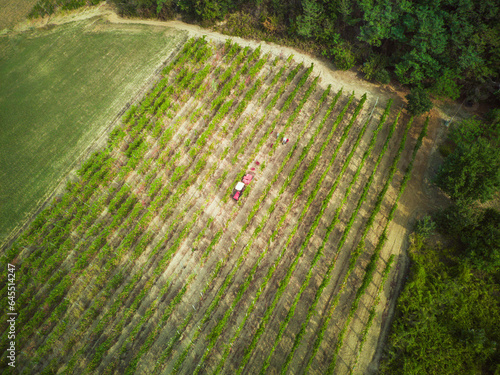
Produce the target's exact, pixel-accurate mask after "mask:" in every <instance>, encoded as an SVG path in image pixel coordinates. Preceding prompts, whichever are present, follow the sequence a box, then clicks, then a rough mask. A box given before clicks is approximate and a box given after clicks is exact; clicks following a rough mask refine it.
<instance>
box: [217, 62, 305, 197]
mask: <svg viewBox="0 0 500 375" xmlns="http://www.w3.org/2000/svg"><path fill="white" fill-rule="evenodd" d="M301 68H302V65H301V64H299V65H297V66H296V67H295V68H294V69H293V70H292V71H291V72H290V73H289V74H288V76H287V78H286V80H285V82H284V83H283V84H282V85H281V86H280V89H279V90H278V92H277V93H276V94H275V95H274V96H273V98H272V99H271V102H270V103H269V104H268V106H267V107H266V109H265V111H264V115H263V116H262V117H261V118H260V120H259V121H258V122H257V123H256V124H255V126H254V127H253V129H252V132H251V134H249V135H248V137H247V138H246V139H245V140H244V141H243V143H242V145H241V146H240V147H239V150H238V152H237V153H236V154H235V155H234V156H233V158H232V160H231V163H232V164H235V163H236V161H237V160H238V156H239V155H240V154H242V153H243V152H244V151H245V149H246V148H247V145H248V143H249V142H250V141H252V140H253V138H254V137H255V135H256V134H257V132H258V131H259V130H261V128H262V126H263V125H264V122H265V121H266V117H267V115H268V113H269V112H270V110H271V109H272V108H273V107H274V105H275V104H276V103H277V102H278V99H279V98H281V95H282V94H283V92H284V91H285V88H286V87H287V86H288V85H289V84H290V82H292V80H293V79H294V78H295V76H296V75H297V73H298V71H299V70H300V69H301ZM283 69H284V68H283ZM278 118H279V117H278ZM276 123H277V120H275V121H273V123H272V124H271V128H272V129H271V130H270V131H269V130H268V131H267V132H266V134H265V135H264V136H263V137H262V138H261V141H260V142H259V144H258V145H257V147H256V150H255V151H254V152H253V154H252V156H251V157H250V158H249V161H248V162H247V164H246V166H245V168H243V169H244V170H246V169H247V168H248V166H249V165H250V163H251V162H252V161H253V159H254V158H255V156H256V155H257V154H258V152H259V151H260V149H261V147H262V145H263V144H264V142H265V141H266V140H267V138H268V137H269V134H270V133H271V132H272V131H273V130H274V127H275V126H276ZM242 177H243V174H239V175H238V176H237V177H236V179H235V181H234V184H236V182H238V181H240V180H241V178H242ZM234 184H232V185H231V186H230V187H229V190H228V195H227V196H229V194H231V192H232V187H233V186H234ZM227 196H226V197H224V202H225V201H226V200H227Z"/></svg>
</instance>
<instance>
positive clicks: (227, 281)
mask: <svg viewBox="0 0 500 375" xmlns="http://www.w3.org/2000/svg"><path fill="white" fill-rule="evenodd" d="M325 97H326V96H325ZM305 130H306V128H304V129H303V131H302V133H304V132H305ZM296 145H297V143H296ZM293 150H295V147H294V148H293ZM292 153H293V151H291V152H289V154H288V155H287V157H285V160H283V162H282V164H281V167H280V170H279V171H278V173H277V174H276V175H275V177H274V178H273V180H272V181H271V182H270V183H269V184H268V185H267V187H266V189H265V190H264V191H263V193H262V194H261V196H260V198H259V199H258V201H257V203H256V204H255V205H254V206H253V209H252V211H251V212H250V214H249V215H248V217H247V221H246V223H245V225H244V226H243V228H242V229H241V231H240V232H239V233H238V235H237V237H236V238H235V240H234V241H233V244H232V245H231V248H230V250H229V251H228V253H227V254H228V255H227V256H226V258H225V259H224V260H222V261H220V262H219V264H225V263H226V262H227V259H228V256H229V254H230V253H231V252H232V250H233V249H234V247H235V246H236V243H237V242H238V239H239V238H240V236H241V234H242V233H243V232H244V230H246V228H247V227H248V225H249V223H250V220H251V219H252V218H253V216H254V215H255V214H256V213H257V210H258V208H259V207H260V204H261V203H262V201H263V199H265V197H266V196H267V194H268V193H269V191H270V189H271V186H272V185H273V184H274V183H275V182H276V180H277V179H278V176H279V175H280V174H281V171H282V170H283V168H284V167H285V165H286V163H287V162H288V160H289V159H290V157H291V156H292ZM295 171H296V169H294V170H293V171H292V172H291V173H290V175H289V178H288V179H287V183H286V184H285V185H284V186H283V187H282V189H284V188H285V187H286V186H287V185H288V183H289V182H290V181H291V179H292V178H291V177H290V176H293V174H294V173H295ZM280 196H281V194H278V197H277V198H275V200H274V201H273V203H272V204H271V207H270V208H269V211H268V212H269V213H268V214H267V215H266V218H265V219H264V220H262V221H261V223H260V225H259V226H258V227H257V228H256V229H255V231H254V232H253V234H252V236H251V238H250V240H249V242H248V243H247V246H246V247H245V250H244V252H243V254H242V255H241V256H240V257H239V258H238V260H237V266H235V267H233V270H232V271H231V273H230V274H229V275H228V276H227V277H226V279H225V281H224V283H223V285H222V286H221V287H220V288H219V291H218V293H217V296H216V297H215V299H214V300H213V301H212V303H211V304H210V306H209V308H208V310H207V312H206V313H205V315H204V317H203V319H202V321H201V324H199V325H198V328H197V330H196V331H195V334H194V336H193V339H192V340H191V342H190V344H189V345H188V346H187V347H186V348H185V350H184V351H183V353H182V354H181V356H180V357H179V358H178V360H177V361H176V363H175V365H174V369H173V373H177V372H178V371H179V370H180V367H181V366H182V364H183V363H184V360H185V359H186V356H187V353H188V352H189V350H190V349H191V347H192V345H193V342H194V341H196V340H197V338H198V337H199V335H200V334H201V330H202V327H203V326H204V324H205V323H206V322H207V321H208V320H209V319H210V316H211V313H212V311H213V310H214V309H215V308H217V307H218V303H219V301H220V299H221V298H222V297H223V296H224V291H225V290H226V289H227V288H228V287H229V286H230V285H231V284H232V280H233V277H234V275H235V274H236V272H237V271H238V268H239V265H241V264H242V262H243V261H244V259H245V258H246V255H247V254H248V252H249V251H250V248H251V243H253V241H254V240H255V238H256V236H257V235H258V234H259V233H260V232H261V231H262V228H263V227H264V225H265V223H266V222H267V219H268V218H269V215H270V213H271V212H272V211H273V210H274V206H275V204H276V202H277V200H278V199H279V197H280ZM221 268H222V267H219V269H221Z"/></svg>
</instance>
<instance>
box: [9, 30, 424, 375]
mask: <svg viewBox="0 0 500 375" xmlns="http://www.w3.org/2000/svg"><path fill="white" fill-rule="evenodd" d="M377 103H378V102H376V101H375V100H374V99H373V98H367V97H366V95H363V96H361V97H356V96H355V95H354V94H352V93H347V92H342V91H339V92H333V90H331V89H330V87H322V85H321V82H320V79H319V77H315V76H314V74H313V67H312V66H310V67H308V66H303V65H302V64H297V63H296V62H294V60H293V58H292V56H290V57H289V58H288V59H284V58H279V57H274V56H271V55H269V54H267V55H263V54H261V53H260V51H259V49H257V50H251V49H249V48H244V49H243V48H241V47H239V46H238V45H236V44H232V43H231V42H230V41H228V42H227V43H226V44H214V43H212V42H207V41H206V40H205V39H197V40H194V39H190V40H189V41H188V42H187V43H186V44H185V45H184V47H183V50H182V51H181V52H180V53H179V54H178V55H177V57H176V59H175V60H173V61H172V62H171V63H170V64H169V65H168V66H167V67H166V68H165V69H164V70H163V72H162V78H161V79H160V80H159V81H158V82H157V84H156V86H155V87H154V88H153V89H152V90H151V91H150V92H149V93H148V94H147V95H146V96H145V98H144V99H143V101H142V102H141V103H140V104H139V105H137V106H134V107H132V108H131V109H130V110H129V111H128V112H127V113H126V114H125V115H124V117H123V119H122V124H121V125H120V126H118V127H117V128H116V129H115V130H113V132H112V133H111V135H110V138H109V141H108V147H107V148H106V149H104V150H102V151H101V152H99V153H96V154H94V155H93V156H92V157H91V158H90V159H89V160H88V161H87V162H86V163H85V164H84V165H83V167H82V168H81V169H80V171H79V176H80V178H79V179H78V181H76V182H75V183H73V184H71V185H69V186H68V191H67V193H66V194H65V195H64V196H63V197H62V198H61V199H59V200H58V201H57V202H55V203H54V204H53V205H52V206H51V207H49V208H47V209H46V210H45V211H43V212H42V213H41V214H40V215H39V216H38V218H37V219H36V220H35V221H34V222H33V224H32V225H31V227H30V228H29V229H28V230H27V231H26V232H24V233H23V234H22V236H20V238H18V240H17V241H16V243H15V244H14V246H13V247H12V248H11V249H9V250H8V251H7V252H6V254H5V257H4V258H3V260H4V261H6V262H10V263H12V264H14V265H15V266H16V277H17V280H18V283H17V294H16V302H15V303H16V305H15V306H17V307H15V308H16V309H18V310H16V311H18V312H19V316H18V318H17V320H16V327H18V328H17V329H18V331H17V336H16V340H17V341H16V345H17V352H18V353H19V355H18V358H17V361H18V364H19V367H18V370H19V371H20V372H21V373H26V374H34V373H42V372H43V373H64V374H134V373H136V374H177V373H179V374H190V375H192V374H198V373H199V374H219V373H223V374H231V375H233V374H266V373H274V374H277V373H281V374H289V373H294V374H303V373H308V374H346V373H365V370H366V369H363V368H358V367H357V364H358V359H359V356H360V353H361V352H362V350H363V346H364V344H365V342H366V338H367V335H368V332H369V329H370V326H371V324H372V322H373V319H374V314H375V311H376V307H377V304H378V303H379V299H380V294H381V292H382V291H383V288H384V285H385V282H386V281H387V280H388V278H389V275H390V271H391V267H392V264H393V257H392V256H385V255H383V254H386V253H387V252H385V253H384V252H382V248H383V247H384V245H385V242H386V240H387V236H388V232H389V231H390V228H391V227H390V223H391V221H392V219H393V217H394V213H395V211H396V209H397V203H398V201H399V198H400V197H401V194H402V193H403V191H404V189H405V186H406V184H407V182H408V180H409V178H410V176H411V172H412V167H413V161H414V160H415V156H416V154H417V152H418V149H419V147H420V144H421V142H422V138H423V137H424V135H425V131H426V127H427V122H423V121H414V120H413V119H412V118H408V117H407V116H406V115H405V114H403V113H401V112H399V111H398V110H397V109H396V110H395V109H394V108H392V101H389V102H388V103H383V105H378V104H377ZM278 133H279V134H280V135H279V136H277V134H278ZM282 136H287V137H288V138H290V142H289V143H288V144H286V145H282V144H281V142H280V138H281V137H282ZM246 173H251V174H253V175H254V178H253V180H252V182H251V183H250V184H249V185H248V186H247V187H246V189H245V190H244V193H243V196H242V197H241V198H240V200H239V201H238V202H236V201H234V200H232V199H231V197H230V195H231V193H232V191H233V187H234V186H235V184H236V182H238V181H240V180H241V178H242V177H243V176H244V175H245V174H246ZM1 277H2V281H5V279H6V277H7V276H6V274H5V273H4V274H1ZM4 289H5V288H4ZM2 293H7V291H6V290H2ZM7 303H8V301H6V300H3V305H2V308H3V309H7ZM0 330H1V332H2V341H1V343H2V347H1V352H2V357H1V358H2V366H3V368H4V369H5V368H7V365H6V364H7V359H6V354H5V353H6V349H7V335H8V325H7V322H6V321H3V322H2V323H0ZM7 371H8V370H6V371H5V372H6V373H7Z"/></svg>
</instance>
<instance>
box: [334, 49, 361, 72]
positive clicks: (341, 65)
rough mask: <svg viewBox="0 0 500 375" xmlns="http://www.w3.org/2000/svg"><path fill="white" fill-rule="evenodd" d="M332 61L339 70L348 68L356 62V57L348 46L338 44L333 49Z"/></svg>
mask: <svg viewBox="0 0 500 375" xmlns="http://www.w3.org/2000/svg"><path fill="white" fill-rule="evenodd" d="M332 52H333V62H334V64H335V66H336V67H337V68H338V69H340V70H349V69H351V68H352V67H353V66H354V64H355V63H356V57H355V56H354V53H353V52H352V50H351V48H350V47H349V46H338V47H335V48H334V49H333V51H332Z"/></svg>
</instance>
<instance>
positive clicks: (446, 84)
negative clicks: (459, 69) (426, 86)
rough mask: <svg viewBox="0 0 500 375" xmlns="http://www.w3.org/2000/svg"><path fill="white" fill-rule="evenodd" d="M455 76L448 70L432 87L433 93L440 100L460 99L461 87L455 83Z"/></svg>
mask: <svg viewBox="0 0 500 375" xmlns="http://www.w3.org/2000/svg"><path fill="white" fill-rule="evenodd" d="M454 79H455V76H454V75H453V73H452V72H451V71H450V70H446V71H445V72H444V73H443V74H442V75H441V76H439V78H438V79H436V82H435V83H434V85H433V86H432V87H431V91H432V93H433V94H434V95H436V96H437V97H438V98H450V99H453V100H456V99H458V97H459V96H460V89H461V86H459V85H457V84H456V83H455V81H454Z"/></svg>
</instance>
